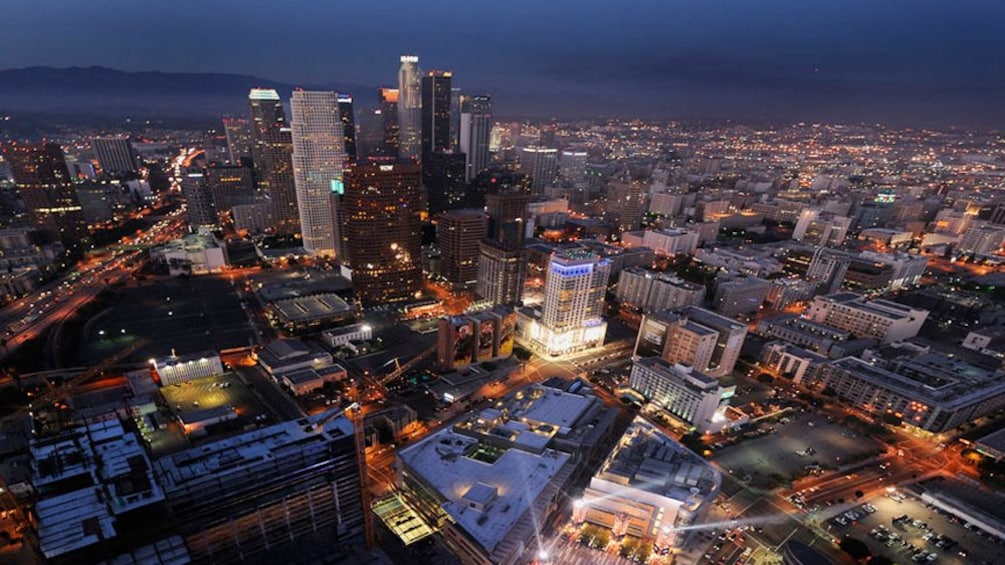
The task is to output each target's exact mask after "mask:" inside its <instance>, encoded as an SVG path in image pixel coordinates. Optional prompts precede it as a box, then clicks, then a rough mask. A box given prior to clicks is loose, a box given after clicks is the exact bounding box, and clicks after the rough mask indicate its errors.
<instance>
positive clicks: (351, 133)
mask: <svg viewBox="0 0 1005 565" xmlns="http://www.w3.org/2000/svg"><path fill="white" fill-rule="evenodd" d="M338 114H339V118H341V119H342V136H343V138H344V139H345V141H344V142H343V145H344V147H345V158H346V159H348V160H349V161H355V160H356V159H358V158H359V157H358V155H357V153H356V118H355V117H354V113H353V108H352V96H349V95H348V94H339V95H338Z"/></svg>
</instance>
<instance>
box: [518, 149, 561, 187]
mask: <svg viewBox="0 0 1005 565" xmlns="http://www.w3.org/2000/svg"><path fill="white" fill-rule="evenodd" d="M520 172H522V173H523V174H525V175H529V176H530V182H531V185H530V187H531V194H533V195H535V196H539V195H543V194H544V189H545V188H547V187H549V186H551V183H553V182H555V177H556V176H557V175H558V149H554V148H551V147H540V146H536V145H533V146H530V147H524V148H523V149H522V150H521V151H520Z"/></svg>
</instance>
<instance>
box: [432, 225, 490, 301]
mask: <svg viewBox="0 0 1005 565" xmlns="http://www.w3.org/2000/svg"><path fill="white" fill-rule="evenodd" d="M487 228H488V218H487V217H486V216H485V213H484V212H482V211H481V210H451V211H449V212H445V213H443V214H441V215H440V216H439V220H438V222H437V226H436V241H437V245H438V247H439V249H440V273H441V274H442V275H443V276H444V277H445V278H446V279H447V281H449V282H450V284H452V285H454V286H455V287H458V288H468V287H471V286H474V284H475V281H476V280H477V278H478V242H479V241H481V240H482V239H483V238H484V237H485V232H486V229H487Z"/></svg>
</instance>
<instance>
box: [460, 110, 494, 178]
mask: <svg viewBox="0 0 1005 565" xmlns="http://www.w3.org/2000/svg"><path fill="white" fill-rule="evenodd" d="M460 102H461V128H460V129H461V131H460V148H461V153H464V159H465V171H464V178H465V180H467V181H468V182H470V181H471V179H473V178H475V176H476V175H477V174H478V173H480V172H482V171H484V170H485V169H486V168H487V167H488V165H489V137H490V135H491V133H492V99H491V98H489V97H488V96H486V95H473V96H467V95H462V96H461V100H460Z"/></svg>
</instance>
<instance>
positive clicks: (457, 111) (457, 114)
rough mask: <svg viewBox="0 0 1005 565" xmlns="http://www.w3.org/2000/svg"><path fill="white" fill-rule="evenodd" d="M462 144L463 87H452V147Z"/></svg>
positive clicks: (455, 148)
mask: <svg viewBox="0 0 1005 565" xmlns="http://www.w3.org/2000/svg"><path fill="white" fill-rule="evenodd" d="M460 146H461V89H460V88H451V89H450V147H452V148H453V149H454V150H455V151H456V150H457V148H458V147H460Z"/></svg>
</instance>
